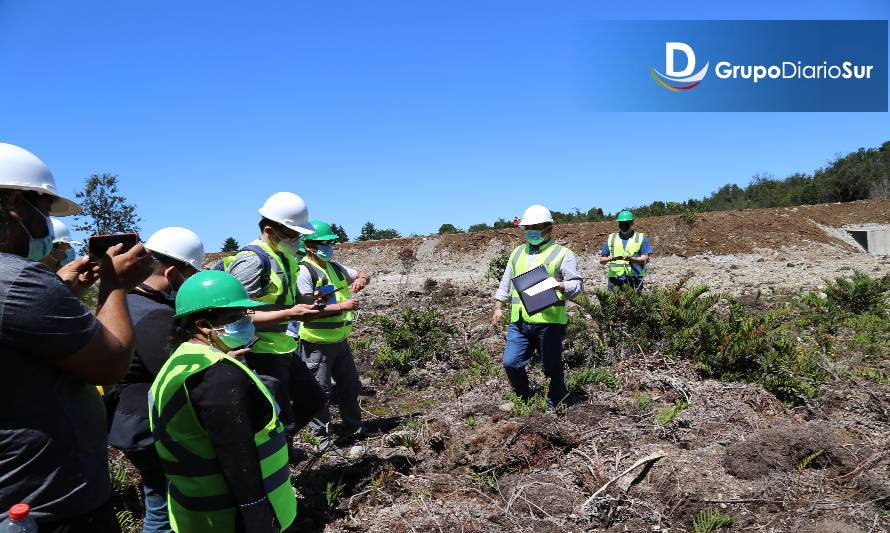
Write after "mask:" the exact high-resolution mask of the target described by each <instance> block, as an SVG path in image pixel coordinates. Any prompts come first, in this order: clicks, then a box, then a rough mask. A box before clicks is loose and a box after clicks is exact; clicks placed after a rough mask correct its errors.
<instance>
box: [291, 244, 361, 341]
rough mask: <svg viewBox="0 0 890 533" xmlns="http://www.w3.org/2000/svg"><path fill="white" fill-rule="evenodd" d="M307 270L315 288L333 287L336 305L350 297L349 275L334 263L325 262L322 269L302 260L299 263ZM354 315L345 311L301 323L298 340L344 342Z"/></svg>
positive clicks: (350, 328)
mask: <svg viewBox="0 0 890 533" xmlns="http://www.w3.org/2000/svg"><path fill="white" fill-rule="evenodd" d="M300 264H301V265H305V266H306V268H308V269H309V274H310V275H311V276H312V279H313V281H314V282H315V283H314V284H313V285H314V286H315V288H318V287H321V286H322V285H333V286H334V289H335V290H336V291H337V292H335V293H334V295H335V296H336V298H337V303H340V302H344V301H346V300H348V299H349V298H351V297H352V293H351V292H350V291H349V285H350V281H349V275H348V274H347V273H346V271H345V270H341V269H340V268H338V267H337V266H336V265H335V264H334V263H332V262H330V261H325V264H324V269H321V268H320V267H319V266H318V265H316V264H315V263H313V262H312V261H311V260H309V259H303V261H302V262H301V263H300ZM353 316H354V313H353V312H352V311H347V312H345V313H338V314H336V315H331V316H326V317H324V318H316V319H313V320H307V321H305V322H303V325H302V326H301V327H300V338H301V339H303V340H304V341H308V342H315V343H334V342H340V341H342V340H345V339H346V338H347V337H349V334H350V333H352V319H353Z"/></svg>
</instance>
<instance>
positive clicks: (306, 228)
mask: <svg viewBox="0 0 890 533" xmlns="http://www.w3.org/2000/svg"><path fill="white" fill-rule="evenodd" d="M257 212H258V213H259V214H261V215H262V216H263V217H265V218H268V219H269V220H271V221H273V222H277V223H279V224H281V225H282V226H284V227H285V228H288V229H292V230H294V231H296V232H297V233H301V234H303V235H312V234H313V233H315V226H313V225H312V224H310V223H308V222H306V223H305V224H294V223H293V222H290V221H284V220H281V219H280V218H277V217H275V216H271V215H269V214H268V213H267V212H266V210H265V209H263V208H260V209H257Z"/></svg>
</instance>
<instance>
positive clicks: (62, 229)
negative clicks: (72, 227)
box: [49, 217, 83, 244]
mask: <svg viewBox="0 0 890 533" xmlns="http://www.w3.org/2000/svg"><path fill="white" fill-rule="evenodd" d="M49 219H50V221H52V223H53V235H54V237H53V244H55V243H57V242H64V243H68V244H83V243H82V242H80V241H75V240H72V239H71V231H69V230H68V226H66V225H65V223H64V222H62V221H61V220H59V219H58V218H56V217H49Z"/></svg>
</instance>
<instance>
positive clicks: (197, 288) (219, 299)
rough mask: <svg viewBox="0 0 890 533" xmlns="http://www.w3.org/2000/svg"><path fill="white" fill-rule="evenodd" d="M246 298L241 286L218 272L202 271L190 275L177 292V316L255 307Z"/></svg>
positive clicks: (247, 297) (238, 282) (231, 278)
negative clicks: (210, 310)
mask: <svg viewBox="0 0 890 533" xmlns="http://www.w3.org/2000/svg"><path fill="white" fill-rule="evenodd" d="M261 305H263V304H261V303H260V302H255V301H253V300H251V299H250V297H249V296H247V291H246V290H244V285H241V282H240V281H238V280H237V279H235V277H234V276H232V275H231V274H228V273H226V272H223V271H221V270H204V271H202V272H198V273H197V274H195V275H194V276H191V277H190V278H188V279H187V280H185V283H183V284H182V287H180V288H179V291H178V292H177V293H176V315H175V316H174V318H179V317H182V316H185V315H190V314H192V313H197V312H198V311H206V310H207V309H225V308H238V307H258V306H261Z"/></svg>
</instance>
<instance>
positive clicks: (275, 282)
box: [224, 239, 299, 355]
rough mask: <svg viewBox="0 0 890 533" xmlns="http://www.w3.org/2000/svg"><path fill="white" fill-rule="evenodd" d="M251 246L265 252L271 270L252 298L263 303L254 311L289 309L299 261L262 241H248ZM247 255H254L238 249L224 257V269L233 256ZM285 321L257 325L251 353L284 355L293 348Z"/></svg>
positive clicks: (292, 304)
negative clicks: (260, 290) (258, 294)
mask: <svg viewBox="0 0 890 533" xmlns="http://www.w3.org/2000/svg"><path fill="white" fill-rule="evenodd" d="M250 244H251V245H252V246H258V247H260V248H262V249H263V251H265V252H266V254H268V255H269V258H270V259H271V263H272V265H271V266H272V269H271V271H270V272H269V284H268V286H267V287H266V289H265V291H264V293H263V294H262V296H257V297H254V298H253V299H254V300H256V301H258V302H262V303H264V304H265V305H263V306H262V307H257V308H256V310H257V311H281V310H283V309H290V308H291V307H293V306H294V305H295V304H296V303H297V299H296V292H297V274H298V272H299V262H298V261H297V260H296V258H294V257H288V256H285V255H284V254H282V253H280V252H276V251H275V250H273V249H272V247H271V246H269V245H268V244H266V242H265V241H263V240H261V239H257V240H255V241H253V242H251V243H250ZM247 254H252V255H256V254H255V253H254V252H251V251H242V252H239V253H237V254H235V255H233V256H230V257H227V258H225V260H224V266H225V270H226V272H228V271H229V266H230V265H231V264H232V263H233V262H234V260H235V259H237V258H239V257H243V256H245V255H247ZM287 326H288V325H287V323H286V322H285V323H282V324H271V325H268V326H259V327H257V328H256V331H257V337H258V338H259V340H258V341H257V342H256V344H254V345H253V347H251V349H250V350H251V351H252V352H254V353H267V354H274V355H288V354H291V353H293V352H294V351H296V349H297V340H296V339H295V338H293V337H291V336H290V335H288V334H287V333H286V332H287Z"/></svg>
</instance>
